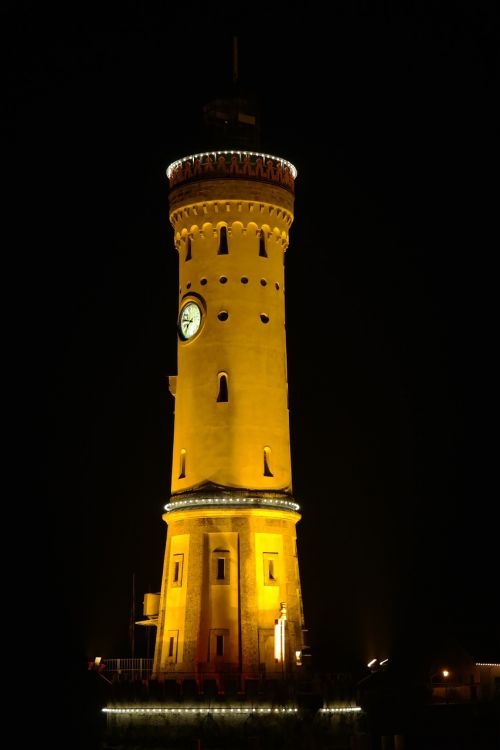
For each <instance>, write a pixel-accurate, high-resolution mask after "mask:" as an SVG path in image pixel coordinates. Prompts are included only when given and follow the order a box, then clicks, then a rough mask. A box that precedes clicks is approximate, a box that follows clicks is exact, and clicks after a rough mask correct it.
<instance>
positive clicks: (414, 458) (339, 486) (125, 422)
mask: <svg viewBox="0 0 500 750" xmlns="http://www.w3.org/2000/svg"><path fill="white" fill-rule="evenodd" d="M360 5H361V4H355V6H354V7H357V8H358V10H357V11H356V12H354V11H352V10H351V11H350V12H348V10H346V9H348V8H349V7H350V6H349V4H347V3H344V4H343V5H342V4H341V5H338V7H337V10H336V12H335V14H334V20H333V21H327V19H326V18H321V17H320V16H321V14H319V15H318V14H315V15H314V16H313V15H308V16H306V15H305V12H304V9H303V8H302V9H300V6H296V5H294V4H291V5H290V6H289V8H290V9H289V11H288V12H286V13H283V14H280V13H279V12H278V11H276V12H274V13H270V11H269V10H267V11H262V15H261V16H259V17H258V18H256V17H255V16H253V15H252V12H251V10H250V8H249V9H248V10H247V11H243V15H242V16H239V17H238V18H235V17H232V16H231V15H229V16H227V15H224V14H223V12H222V11H221V10H220V9H219V10H217V9H216V8H215V7H213V8H211V10H213V13H214V15H213V16H211V17H209V16H208V10H205V11H204V12H203V13H201V12H200V14H198V13H197V12H196V9H195V8H194V7H190V6H186V8H185V10H184V11H179V10H178V11H176V14H175V15H170V16H169V15H168V14H167V13H166V12H163V13H160V12H159V11H154V13H155V14H156V15H154V14H152V15H151V16H149V17H148V16H147V14H146V13H139V12H135V11H134V8H135V5H134V4H133V3H131V4H128V5H127V8H128V11H127V13H129V14H130V19H128V17H127V23H125V21H124V23H123V29H126V30H123V31H113V32H102V31H100V32H86V31H84V30H83V27H82V24H81V20H79V21H78V23H77V22H76V21H75V19H74V18H72V19H71V22H69V23H68V25H67V27H66V28H65V29H64V31H63V32H62V33H56V32H55V30H54V29H53V30H52V31H51V33H47V34H41V33H40V31H39V28H38V19H36V18H35V16H34V15H33V14H31V13H29V12H27V11H26V13H25V15H24V17H23V14H22V13H19V12H18V13H17V16H16V18H14V14H13V13H11V14H9V11H7V14H6V15H7V16H9V15H10V17H9V18H8V20H9V21H12V30H13V36H14V38H16V39H17V38H18V39H19V41H18V43H15V44H12V48H11V49H9V56H8V65H7V66H6V70H5V71H4V72H7V75H8V78H7V93H8V99H9V107H8V116H7V125H8V127H9V128H10V129H11V131H12V141H9V142H11V143H12V153H13V154H14V155H15V161H16V171H15V174H14V175H13V179H12V183H11V184H12V195H14V196H16V197H17V196H18V197H19V199H20V200H19V201H17V204H18V205H19V206H20V208H21V211H20V217H19V221H18V222H17V232H16V243H15V248H14V250H15V254H16V256H17V259H18V263H19V275H18V277H17V278H18V279H19V280H20V282H21V283H20V296H19V298H18V306H17V308H16V309H17V313H16V315H15V317H16V319H17V320H18V321H19V330H21V331H22V335H21V336H20V337H19V341H18V343H19V345H20V346H19V349H20V350H21V351H22V356H23V360H22V361H23V365H22V367H21V368H20V369H21V371H22V372H21V375H20V380H21V383H22V391H23V399H24V402H26V403H28V404H29V408H28V411H29V414H28V417H27V420H28V422H27V424H33V427H34V429H33V432H32V433H30V435H31V434H32V437H30V446H29V448H30V450H29V453H30V454H31V458H29V459H28V458H27V459H26V461H27V464H26V466H25V467H24V472H23V474H22V476H21V484H22V486H24V483H25V479H26V477H28V475H29V476H35V477H36V479H37V481H38V487H39V489H38V490H37V493H36V494H35V495H31V496H30V497H29V498H28V500H27V504H26V506H25V507H24V511H23V514H24V512H25V518H24V519H23V526H22V527H21V536H22V535H23V533H24V532H23V531H22V529H23V528H25V529H26V535H28V533H30V534H31V532H29V531H28V528H27V527H28V526H29V527H30V528H31V529H34V530H35V534H34V535H35V537H36V540H37V545H36V549H37V559H36V563H37V566H38V570H39V572H40V574H39V575H35V580H34V581H30V582H29V583H28V582H27V581H25V584H26V586H27V587H28V588H29V589H32V588H34V589H35V593H36V594H37V598H36V600H37V601H38V600H39V602H40V605H39V606H40V609H39V610H38V612H39V613H40V617H41V619H42V620H44V621H45V622H46V623H49V625H48V626H47V630H48V631H50V632H49V637H50V638H51V639H52V640H51V642H52V643H53V644H57V649H59V648H61V646H62V644H63V643H64V644H65V645H64V653H65V654H67V656H66V657H65V660H72V659H74V660H77V659H80V658H81V659H82V663H83V662H84V660H85V658H86V657H89V658H93V657H94V656H96V655H102V656H125V655H128V653H129V649H130V645H129V640H128V635H129V632H128V627H129V619H130V610H131V587H132V577H133V575H134V574H135V582H136V602H137V610H136V616H137V619H139V618H140V617H141V615H142V612H141V602H142V595H143V593H144V592H146V591H159V587H160V584H161V573H162V564H163V555H164V547H165V524H164V523H163V521H162V519H161V515H162V509H163V506H164V504H165V503H166V502H167V501H168V499H169V489H170V468H171V449H172V436H173V401H172V399H171V397H170V395H169V392H168V380H167V378H168V376H169V375H171V374H175V373H176V371H177V367H176V350H177V336H176V318H177V286H178V284H177V275H178V259H177V253H176V252H175V250H174V247H173V241H172V240H173V234H172V229H171V226H170V224H169V221H168V182H167V179H166V176H165V169H166V167H167V166H168V164H169V163H170V162H171V161H173V160H174V159H176V158H178V157H180V156H183V155H186V154H189V153H193V152H195V151H196V150H198V149H199V147H200V136H199V127H200V115H201V107H202V105H203V104H204V103H206V102H207V101H208V100H209V99H210V98H212V97H215V96H218V95H219V94H220V93H221V92H222V93H224V92H226V91H227V90H228V89H229V88H230V85H231V39H232V35H233V33H237V34H238V35H239V39H240V84H241V86H242V87H244V88H245V89H248V90H249V91H251V92H253V93H254V94H256V95H257V96H258V99H259V102H260V106H261V118H262V135H263V137H262V150H263V151H266V152H268V153H274V154H277V155H279V156H283V157H284V158H286V159H289V160H290V161H292V162H293V163H294V164H295V165H296V167H297V169H298V173H299V176H298V179H297V182H296V203H295V222H294V224H293V226H292V230H291V241H290V247H289V250H288V252H287V255H286V310H287V337H288V338H287V341H288V371H289V400H290V421H291V440H292V468H293V482H294V495H295V497H296V499H297V502H299V503H300V505H301V508H302V512H303V518H302V521H301V522H300V524H299V526H298V549H299V564H300V571H301V581H302V588H303V599H304V609H305V617H306V625H307V626H308V628H309V639H310V642H311V646H312V649H313V659H314V660H315V663H316V664H317V665H318V666H321V667H328V668H331V669H334V670H338V671H341V670H342V669H350V668H352V667H353V665H354V666H355V667H356V666H358V665H360V664H365V663H366V661H368V659H370V658H373V657H374V656H376V657H377V656H378V657H379V658H384V657H385V656H389V657H390V658H394V659H397V658H403V657H404V656H405V655H407V654H409V653H416V652H419V650H425V644H427V643H428V641H429V640H432V638H433V637H434V636H435V635H436V634H443V633H444V634H449V635H457V636H459V637H460V638H462V639H464V640H468V641H470V640H475V641H476V642H477V641H479V642H485V641H486V640H490V639H491V635H492V634H493V635H494V634H495V632H496V630H495V629H496V628H498V620H496V622H495V616H496V612H495V597H498V580H497V578H498V538H499V537H498V525H496V523H495V521H494V520H493V514H494V512H495V510H496V506H497V504H498V501H497V495H498V488H497V484H498V483H497V465H498V458H497V447H498V440H497V434H496V433H497V431H496V426H497V409H496V401H497V390H498V380H497V377H496V372H497V371H496V365H495V360H496V356H497V349H498V333H497V328H496V300H497V298H498V293H497V281H496V273H497V272H496V271H495V270H494V268H495V263H494V259H495V255H496V254H497V252H498V251H497V246H498V232H497V224H498V170H497V169H496V167H495V163H494V161H495V151H496V138H495V137H494V130H495V123H496V122H497V121H496V115H495V112H494V110H495V104H496V100H497V98H498V90H497V87H498V72H497V69H496V63H497V61H496V60H495V52H496V51H497V50H498V38H497V36H496V35H495V33H494V23H493V14H492V13H491V12H489V11H488V10H487V9H486V6H485V7H484V8H482V7H481V4H479V6H478V5H477V4H473V3H471V4H470V8H476V10H475V11H472V10H471V11H469V10H468V6H467V5H465V4H460V3H457V4H456V6H455V9H454V13H455V15H453V16H447V15H445V13H444V11H440V12H434V13H432V12H431V11H429V13H428V14H426V13H425V12H422V11H421V10H420V11H417V10H415V11H414V12H411V13H410V12H407V13H397V14H391V13H389V12H388V11H384V12H382V11H380V12H378V13H376V14H366V13H363V12H362V11H361V10H359V7H360ZM424 5H425V4H424ZM433 5H434V6H435V5H436V4H433ZM417 6H419V7H422V5H421V4H415V8H416V7H417ZM437 6H438V7H439V4H437ZM412 7H413V6H412ZM478 7H479V8H480V10H477V8H478ZM198 10H199V9H198ZM152 13H153V12H152ZM318 13H319V12H318ZM125 15H126V14H125V13H124V18H125ZM193 18H195V19H197V21H196V22H194V21H193ZM129 20H130V23H128V21H129ZM115 26H116V24H115ZM202 146H204V144H202ZM26 484H27V481H26ZM38 550H39V554H38ZM46 561H47V565H46ZM45 565H46V568H45ZM42 571H43V573H42ZM45 571H46V572H47V574H45ZM11 575H12V578H13V579H15V580H14V584H15V585H16V586H20V587H21V588H23V586H22V585H21V584H22V580H20V579H19V575H20V573H19V571H18V570H17V567H16V566H15V565H14V566H13V568H11ZM51 648H53V647H51ZM145 648H146V646H145V644H144V642H143V633H142V632H141V633H140V634H138V635H137V650H138V651H139V652H140V653H141V654H144V649H145ZM61 650H62V648H61Z"/></svg>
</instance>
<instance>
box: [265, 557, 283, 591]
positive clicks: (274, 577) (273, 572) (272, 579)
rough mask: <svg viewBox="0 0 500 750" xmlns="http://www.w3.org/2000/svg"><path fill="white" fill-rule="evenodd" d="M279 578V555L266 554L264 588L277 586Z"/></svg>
mask: <svg viewBox="0 0 500 750" xmlns="http://www.w3.org/2000/svg"><path fill="white" fill-rule="evenodd" d="M278 577H279V570H278V553H277V552H264V586H276V585H277V584H278Z"/></svg>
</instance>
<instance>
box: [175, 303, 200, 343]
mask: <svg viewBox="0 0 500 750" xmlns="http://www.w3.org/2000/svg"><path fill="white" fill-rule="evenodd" d="M200 325H201V310H200V308H199V307H198V305H197V304H196V302H188V303H187V304H185V305H184V307H183V308H182V310H181V314H180V316H179V334H180V337H181V339H183V340H184V341H187V340H188V339H190V338H192V337H193V336H194V335H195V334H196V333H198V331H199V329H200Z"/></svg>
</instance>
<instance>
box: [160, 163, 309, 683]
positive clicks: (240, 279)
mask: <svg viewBox="0 0 500 750" xmlns="http://www.w3.org/2000/svg"><path fill="white" fill-rule="evenodd" d="M167 176H168V179H169V184H170V193H169V199H170V222H171V224H172V227H173V230H174V242H175V247H176V249H177V252H178V254H179V286H178V290H177V292H178V297H179V317H178V323H177V335H178V374H177V376H172V377H171V378H170V391H171V393H172V395H173V396H174V398H175V421H174V445H173V461H172V484H171V499H170V502H169V503H168V504H167V505H166V507H165V515H164V516H163V518H164V520H165V522H166V523H167V526H168V531H167V543H166V551H165V562H164V568H163V579H162V587H161V595H160V604H159V615H158V630H157V639H156V648H155V656H154V667H153V676H154V677H156V678H157V679H159V680H163V679H166V678H168V677H177V678H178V679H180V678H182V677H183V678H186V677H188V678H195V679H197V680H198V681H201V680H202V679H203V678H206V677H208V678H211V677H212V678H215V679H217V680H218V681H219V682H220V683H223V682H224V680H225V679H227V678H228V676H232V677H234V676H237V677H238V678H239V679H240V680H242V681H244V680H245V679H249V678H256V677H265V678H266V679H274V678H281V679H283V678H285V679H286V678H290V679H291V678H293V676H294V675H295V674H296V671H297V670H300V668H301V658H302V649H303V646H304V640H303V631H304V620H303V612H302V599H301V590H300V578H299V567H298V558H297V546H296V524H297V522H298V521H299V520H300V517H301V516H300V515H299V512H298V511H299V506H298V504H297V503H296V502H295V501H294V499H293V497H292V472H291V462H290V432H289V414H288V385H287V361H286V335H285V297H284V294H285V277H284V259H285V251H286V249H287V247H288V241H289V231H290V227H291V224H292V221H293V203H294V181H295V177H296V170H295V168H294V167H293V165H292V164H290V163H289V162H287V161H286V160H284V159H281V158H278V157H275V156H270V155H268V154H263V153H257V152H255V151H245V150H241V151H240V150H231V149H229V150H225V151H214V152H205V153H200V154H194V155H191V156H186V157H184V158H182V159H179V160H178V161H176V162H174V163H173V164H171V165H170V166H169V168H168V170H167Z"/></svg>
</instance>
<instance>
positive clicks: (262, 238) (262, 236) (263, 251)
mask: <svg viewBox="0 0 500 750" xmlns="http://www.w3.org/2000/svg"><path fill="white" fill-rule="evenodd" d="M259 255H260V257H261V258H267V250H266V235H265V233H264V230H263V229H261V230H260V232H259Z"/></svg>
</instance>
